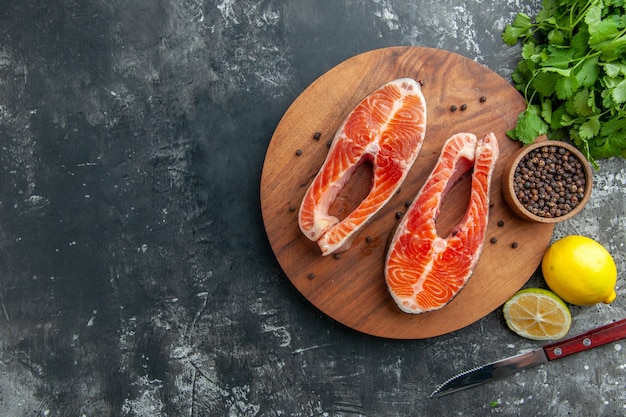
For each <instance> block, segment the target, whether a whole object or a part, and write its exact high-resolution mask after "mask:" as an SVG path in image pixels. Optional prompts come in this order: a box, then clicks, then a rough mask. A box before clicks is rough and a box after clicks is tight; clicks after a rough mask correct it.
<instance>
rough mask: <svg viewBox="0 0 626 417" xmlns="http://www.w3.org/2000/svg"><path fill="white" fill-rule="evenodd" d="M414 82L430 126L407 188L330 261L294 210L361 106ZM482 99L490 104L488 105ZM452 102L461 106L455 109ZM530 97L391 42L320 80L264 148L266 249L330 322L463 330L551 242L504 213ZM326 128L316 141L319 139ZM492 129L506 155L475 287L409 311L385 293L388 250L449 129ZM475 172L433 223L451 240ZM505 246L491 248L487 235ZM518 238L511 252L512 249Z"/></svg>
mask: <svg viewBox="0 0 626 417" xmlns="http://www.w3.org/2000/svg"><path fill="white" fill-rule="evenodd" d="M401 77H410V78H413V79H415V80H417V81H419V82H420V83H421V84H422V86H423V87H422V90H423V93H424V97H425V98H426V105H427V112H428V120H427V128H426V135H425V140H424V145H423V146H422V149H421V152H420V154H419V156H418V157H417V160H416V162H415V165H414V166H413V168H412V169H411V171H410V172H409V174H408V176H407V179H406V180H405V182H404V183H403V184H402V187H401V189H400V191H399V192H398V193H397V194H396V195H395V196H394V197H393V198H392V199H391V201H390V202H389V203H388V204H387V205H386V206H385V207H383V209H382V210H381V211H380V212H379V213H378V214H377V215H376V217H375V218H374V220H373V221H372V222H371V223H370V224H369V225H368V226H367V227H366V228H365V229H364V230H363V231H362V232H361V233H360V234H359V236H358V237H357V238H356V239H355V241H354V243H353V244H352V247H351V248H350V249H349V250H348V251H346V252H344V253H342V254H341V256H340V257H336V256H332V255H331V256H327V257H323V256H322V255H321V252H320V250H319V248H318V246H317V244H316V243H315V242H312V241H310V240H308V239H307V238H306V237H305V236H304V235H303V234H302V232H301V231H300V229H299V227H298V209H299V207H300V202H301V201H302V198H303V196H304V193H305V192H306V189H307V188H308V186H309V184H310V183H311V181H312V180H313V178H314V177H315V175H316V174H317V172H318V170H319V169H320V167H321V165H322V163H323V162H324V159H325V158H326V154H327V152H328V141H329V140H331V139H332V138H333V136H334V134H335V132H336V130H337V129H338V127H339V125H340V124H341V122H342V121H343V120H344V118H345V117H346V116H347V115H348V114H349V113H350V111H351V110H352V109H353V108H354V106H356V104H357V103H358V102H359V101H360V100H361V99H363V98H364V97H365V96H367V95H368V94H369V93H371V92H372V91H374V90H376V89H377V88H378V87H380V86H381V85H383V84H384V83H386V82H388V81H391V80H393V79H396V78H401ZM481 98H482V99H481ZM452 106H456V108H457V110H456V111H452V110H451V108H452ZM524 107H525V101H524V99H523V98H522V97H521V96H520V94H519V93H518V92H517V91H516V90H515V89H514V88H513V87H512V86H511V85H509V84H508V83H507V82H506V81H505V80H504V79H502V78H501V77H499V76H498V75H497V74H496V73H494V72H492V71H491V70H489V69H488V68H486V67H484V66H483V65H480V64H478V63H476V62H474V61H472V60H470V59H467V58H465V57H462V56H460V55H457V54H454V53H450V52H446V51H442V50H437V49H430V48H421V47H394V48H385V49H379V50H374V51H370V52H366V53H363V54H360V55H357V56H355V57H353V58H351V59H349V60H347V61H345V62H343V63H341V64H340V65H338V66H336V67H335V68H333V69H331V70H330V71H328V72H327V73H326V74H324V75H323V76H321V77H320V78H319V79H317V80H316V81H315V82H313V83H312V84H311V85H310V86H309V87H308V88H307V89H306V90H305V91H304V92H303V93H302V94H301V95H300V96H299V97H298V98H297V99H296V100H295V101H294V103H293V104H292V105H291V107H290V108H289V109H288V110H287V112H286V113H285V115H284V116H283V118H282V120H281V121H280V123H279V125H278V126H277V128H276V131H275V133H274V135H273V137H272V140H271V142H270V144H269V147H268V149H267V155H266V157H265V163H264V166H263V173H262V177H261V209H262V213H263V221H264V225H265V229H266V233H267V236H268V239H269V242H270V245H271V247H272V249H273V251H274V254H275V255H276V258H277V259H278V262H279V263H280V265H281V267H282V269H283V271H284V272H285V274H286V275H287V277H288V278H289V279H290V280H291V282H292V283H293V285H294V286H295V287H296V288H297V289H298V291H300V293H301V294H302V295H303V296H304V297H306V299H308V300H309V301H310V302H311V303H312V304H313V305H314V306H315V307H317V308H318V309H319V310H321V311H322V312H324V313H325V314H327V315H328V316H330V317H332V318H333V319H335V320H337V321H339V322H341V323H343V324H344V325H346V326H349V327H350V328H352V329H355V330H357V331H360V332H363V333H367V334H370V335H375V336H380V337H387V338H394V339H417V338H426V337H433V336H438V335H442V334H445V333H448V332H452V331H454V330H457V329H460V328H462V327H464V326H467V325H469V324H471V323H473V322H475V321H476V320H478V319H480V318H482V317H484V316H485V315H487V314H489V313H490V312H492V311H494V310H495V309H497V308H498V307H500V306H501V305H502V304H503V303H504V302H505V301H506V300H507V299H508V298H509V297H511V296H512V295H513V294H514V293H515V292H516V291H517V290H519V289H520V288H521V287H522V286H523V285H524V284H525V283H526V281H527V280H528V279H529V278H530V276H531V275H532V274H533V272H534V271H535V270H536V269H537V267H538V265H539V263H540V262H541V257H542V255H543V252H544V251H545V249H546V248H547V247H548V245H549V244H550V240H551V237H552V232H553V228H554V226H553V225H550V224H536V223H529V222H526V221H523V220H521V219H519V218H517V217H516V216H515V215H514V214H513V212H512V211H511V210H510V209H509V208H508V207H507V205H506V203H505V201H504V199H503V197H502V192H501V177H502V170H503V167H504V165H505V162H506V160H507V159H508V158H509V157H510V156H511V155H512V154H513V153H514V152H515V151H516V150H517V149H519V147H520V144H519V143H518V142H514V141H512V140H510V139H509V138H508V137H507V136H506V133H505V132H506V131H507V130H508V129H511V128H513V127H514V126H515V123H516V120H517V115H518V114H519V113H520V112H521V111H523V110H524ZM316 132H319V133H321V137H319V138H318V137H316V135H315V133H316ZM458 132H471V133H474V134H476V135H477V136H484V135H485V134H487V133H489V132H494V133H495V134H496V136H497V138H498V143H499V145H500V159H499V161H498V163H497V167H496V171H495V173H494V175H493V180H492V189H491V196H490V197H491V203H492V207H491V209H490V215H489V224H488V228H487V237H486V242H485V246H484V249H483V252H482V255H481V257H480V260H479V263H478V265H477V267H476V269H475V271H474V274H473V275H472V277H471V278H470V280H469V282H468V283H467V285H466V286H465V287H464V288H463V289H462V290H461V292H460V293H459V294H458V295H457V296H456V297H455V298H454V299H453V300H452V301H451V302H450V303H448V305H446V306H445V307H444V308H442V309H440V310H437V311H434V312H429V313H424V314H418V315H412V314H407V313H404V312H402V311H401V310H400V309H399V308H398V307H397V306H396V304H395V302H394V301H393V299H392V298H391V296H390V295H389V293H388V291H387V287H386V284H385V279H384V274H383V267H384V259H385V251H386V247H387V243H388V241H389V240H390V238H391V235H392V233H393V231H394V228H395V226H396V224H397V223H398V217H399V216H401V214H400V213H404V212H405V211H406V205H405V204H406V203H407V202H411V201H412V200H413V199H414V197H415V195H416V194H417V192H418V191H419V190H420V188H421V186H422V184H423V183H424V181H425V180H426V178H427V177H428V175H429V174H430V172H431V170H432V169H433V167H434V165H435V162H436V161H437V159H438V158H439V153H440V150H441V146H442V145H443V143H444V142H445V140H446V139H448V138H449V137H450V136H451V135H452V134H454V133H458ZM371 175H372V173H371V167H370V166H368V165H363V166H362V167H361V168H359V169H358V170H357V172H356V173H355V174H354V176H353V177H352V179H351V180H350V182H349V183H348V185H347V186H346V187H345V188H344V190H343V191H342V192H341V193H340V195H339V196H338V198H337V201H336V202H335V203H334V205H333V206H332V207H331V213H334V214H335V215H336V216H338V217H339V218H341V217H343V216H345V215H346V214H347V213H349V212H351V211H352V210H353V209H354V208H355V207H356V205H357V204H358V202H360V201H361V200H362V199H363V198H364V196H365V195H366V194H367V191H368V188H369V185H370V181H371ZM469 189H470V177H469V176H465V177H463V178H462V179H461V180H460V181H459V182H457V184H455V186H454V187H453V189H452V190H451V192H450V193H449V194H448V196H447V197H446V198H445V200H444V202H443V206H442V210H441V214H440V216H439V218H438V222H437V230H438V233H439V234H440V235H442V236H445V235H447V233H448V231H449V230H450V228H451V227H452V226H453V225H454V224H456V223H457V222H459V221H460V220H461V218H462V216H463V214H464V212H465V209H466V207H467V204H468V201H469ZM492 238H496V239H497V242H495V243H492V242H491V239H492ZM514 242H515V245H514V244H513V243H514Z"/></svg>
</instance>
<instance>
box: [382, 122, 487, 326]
mask: <svg viewBox="0 0 626 417" xmlns="http://www.w3.org/2000/svg"><path fill="white" fill-rule="evenodd" d="M498 152H499V151H498V140H497V139H496V137H495V135H494V134H493V133H489V134H488V135H487V136H485V137H484V138H483V139H481V140H477V139H476V136H474V135H473V134H471V133H458V134H456V135H454V136H452V137H451V138H450V139H448V140H447V141H446V143H445V144H444V146H443V149H442V151H441V155H440V157H439V160H438V161H437V164H436V165H435V168H434V169H433V171H432V173H431V174H430V177H429V178H428V179H427V180H426V183H425V184H424V186H423V187H422V189H421V191H420V192H419V193H418V195H417V196H416V198H415V200H414V201H413V203H412V205H411V206H410V207H409V210H408V211H407V213H406V215H405V216H404V217H403V218H402V221H401V222H400V224H399V225H398V228H397V229H396V232H395V233H394V236H393V238H392V241H391V244H390V246H389V250H388V252H387V258H386V261H385V280H386V282H387V288H388V289H389V292H390V293H391V296H392V297H393V299H394V301H395V302H396V304H398V307H400V309H401V310H402V311H404V312H407V313H414V314H416V313H424V312H427V311H433V310H438V309H440V308H442V307H444V306H445V305H446V304H448V302H450V300H452V298H454V296H456V295H457V294H458V292H459V291H460V290H461V289H462V288H463V286H464V285H465V284H466V283H467V281H468V280H469V278H470V276H471V275H472V272H473V271H474V268H475V267H476V264H477V263H478V258H479V257H480V253H481V251H482V248H483V244H484V240H485V233H486V230H487V220H488V217H489V189H490V183H491V176H492V173H493V170H494V168H495V165H496V160H497V158H498ZM472 168H473V172H472V186H471V195H470V201H469V204H468V207H467V210H466V212H465V215H464V217H463V219H462V220H461V221H460V222H459V224H457V225H456V226H455V227H453V228H452V231H451V232H450V234H449V235H448V236H447V237H446V238H442V237H440V236H438V235H437V230H436V224H435V222H436V219H437V216H438V215H439V211H440V209H441V203H442V201H443V199H444V197H445V195H446V193H447V191H448V190H449V189H450V188H451V187H452V185H453V184H454V182H456V180H458V179H459V178H460V177H461V176H462V175H463V174H465V173H466V172H469V171H470V170H472Z"/></svg>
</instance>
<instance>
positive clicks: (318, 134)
mask: <svg viewBox="0 0 626 417" xmlns="http://www.w3.org/2000/svg"><path fill="white" fill-rule="evenodd" d="M321 137H322V134H321V133H320V132H315V134H313V139H315V140H320V138H321Z"/></svg>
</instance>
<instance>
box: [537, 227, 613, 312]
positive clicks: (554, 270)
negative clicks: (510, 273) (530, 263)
mask: <svg viewBox="0 0 626 417" xmlns="http://www.w3.org/2000/svg"><path fill="white" fill-rule="evenodd" d="M541 271H542V272H543V277H544V279H545V281H546V284H548V287H549V288H550V289H551V290H552V291H553V292H554V293H555V294H557V295H558V296H559V297H560V298H562V299H563V300H565V301H567V302H568V303H570V304H574V305H579V306H589V305H594V304H598V303H605V304H609V303H611V302H613V300H615V297H616V293H615V284H616V282H617V267H616V266H615V261H614V260H613V257H612V256H611V254H610V253H609V252H608V251H607V250H606V249H605V248H604V247H603V246H602V245H601V244H600V243H598V242H596V241H595V240H593V239H591V238H588V237H585V236H578V235H572V236H566V237H564V238H562V239H559V240H557V241H556V242H554V243H553V244H552V245H550V247H548V249H547V250H546V252H545V253H544V255H543V259H542V261H541Z"/></svg>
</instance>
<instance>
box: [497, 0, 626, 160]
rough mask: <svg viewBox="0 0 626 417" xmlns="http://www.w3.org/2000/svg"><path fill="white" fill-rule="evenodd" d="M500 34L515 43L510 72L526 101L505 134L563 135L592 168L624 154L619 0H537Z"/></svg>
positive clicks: (623, 19) (622, 1) (625, 17)
mask: <svg viewBox="0 0 626 417" xmlns="http://www.w3.org/2000/svg"><path fill="white" fill-rule="evenodd" d="M502 39H503V40H504V42H506V43H507V44H508V45H511V46H512V45H515V44H516V43H517V42H520V43H521V44H522V52H521V55H522V59H521V60H520V62H519V64H518V66H517V68H516V69H515V71H514V72H513V76H512V78H513V82H514V83H515V87H516V88H517V89H518V90H519V91H520V92H521V93H522V94H523V95H524V98H525V99H526V103H527V107H526V109H525V110H524V111H523V112H522V113H520V115H519V118H518V120H517V125H516V126H515V128H514V129H512V130H510V131H508V132H507V134H508V135H509V136H510V137H511V138H513V139H517V140H520V141H522V142H523V143H525V144H528V143H532V142H533V141H534V140H535V138H537V136H539V135H544V134H545V135H547V136H548V138H550V139H561V140H570V141H571V142H572V143H573V144H574V145H575V146H576V147H577V148H578V149H580V150H581V152H583V154H584V155H585V156H586V157H587V159H588V160H589V161H590V162H592V163H593V164H594V166H596V168H597V164H596V160H597V159H605V158H610V157H613V156H621V157H623V158H626V0H543V1H542V9H541V10H540V11H539V13H538V14H537V16H536V17H535V20H534V21H532V20H531V18H530V17H529V16H528V15H526V14H524V13H518V14H517V15H516V17H515V19H514V21H513V22H512V23H511V24H509V25H507V26H506V28H505V30H504V33H503V34H502Z"/></svg>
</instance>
